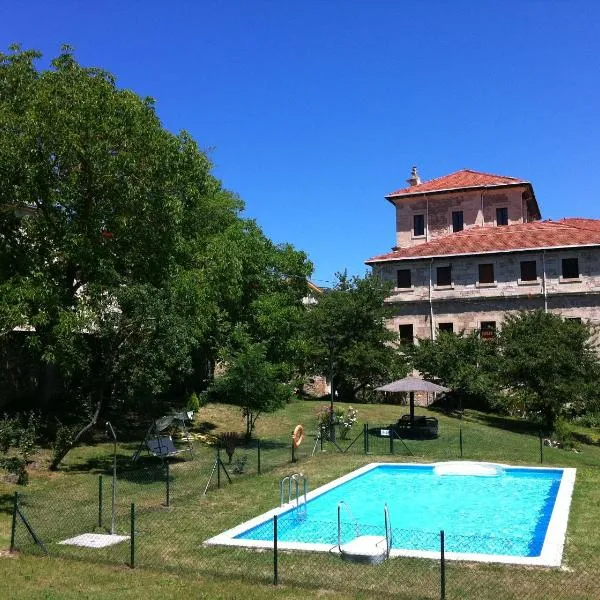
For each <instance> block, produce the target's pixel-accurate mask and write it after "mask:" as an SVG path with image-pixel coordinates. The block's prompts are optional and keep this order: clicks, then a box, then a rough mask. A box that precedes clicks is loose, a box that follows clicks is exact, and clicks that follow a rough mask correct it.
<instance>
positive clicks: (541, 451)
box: [540, 429, 544, 463]
mask: <svg viewBox="0 0 600 600" xmlns="http://www.w3.org/2000/svg"><path fill="white" fill-rule="evenodd" d="M543 462H544V438H543V436H542V430H541V429H540V463H543Z"/></svg>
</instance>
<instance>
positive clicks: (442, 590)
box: [440, 529, 446, 600]
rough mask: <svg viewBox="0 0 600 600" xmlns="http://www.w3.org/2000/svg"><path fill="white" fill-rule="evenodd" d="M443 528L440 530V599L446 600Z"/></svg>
mask: <svg viewBox="0 0 600 600" xmlns="http://www.w3.org/2000/svg"><path fill="white" fill-rule="evenodd" d="M444 546H445V543H444V530H443V529H442V530H441V531H440V600H446V558H445V556H444V549H445V548H444Z"/></svg>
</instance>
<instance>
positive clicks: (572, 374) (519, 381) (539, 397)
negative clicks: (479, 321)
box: [500, 310, 600, 432]
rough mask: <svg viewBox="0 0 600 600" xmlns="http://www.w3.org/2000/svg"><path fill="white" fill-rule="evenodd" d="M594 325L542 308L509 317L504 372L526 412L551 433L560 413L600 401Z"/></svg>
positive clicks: (502, 337)
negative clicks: (568, 318) (565, 317)
mask: <svg viewBox="0 0 600 600" xmlns="http://www.w3.org/2000/svg"><path fill="white" fill-rule="evenodd" d="M593 335H594V330H593V329H592V327H591V326H589V325H587V324H584V323H579V322H576V321H570V320H565V319H563V318H562V317H560V316H559V315H555V314H553V313H545V312H544V311H541V310H538V311H533V312H523V313H519V314H515V315H508V316H507V317H506V320H505V321H504V324H503V327H502V332H501V334H500V344H501V348H502V351H501V361H500V373H501V376H502V379H503V382H504V385H505V386H506V388H507V389H508V390H510V392H511V393H512V396H509V397H507V399H506V401H507V402H510V401H511V400H513V401H514V399H515V398H516V399H517V400H518V401H519V402H520V403H522V405H523V408H524V411H525V413H526V415H527V416H529V417H530V418H534V419H536V420H539V421H541V422H542V424H543V425H544V426H545V427H546V429H547V430H548V432H552V431H553V430H554V428H555V425H556V422H557V419H558V418H559V417H560V416H571V415H573V414H578V413H582V412H585V410H586V408H587V407H588V405H593V404H594V403H595V402H597V398H598V388H599V384H600V364H599V361H598V355H597V352H596V349H595V343H594V339H593Z"/></svg>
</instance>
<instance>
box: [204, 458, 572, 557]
mask: <svg viewBox="0 0 600 600" xmlns="http://www.w3.org/2000/svg"><path fill="white" fill-rule="evenodd" d="M379 466H398V467H433V468H434V470H435V468H436V467H441V468H440V470H441V471H443V472H446V473H447V475H445V476H452V475H458V474H459V473H460V471H461V470H463V471H464V473H465V474H469V473H477V472H479V473H481V474H483V473H489V469H491V468H493V469H496V470H497V472H500V470H511V469H519V470H527V469H529V470H532V471H540V470H547V471H562V477H561V481H560V486H559V488H558V492H557V494H556V500H555V502H554V508H553V510H552V515H551V516H550V521H549V523H548V527H547V529H546V537H545V538H544V543H543V545H542V551H541V553H540V555H539V556H509V555H503V554H479V553H469V552H445V553H444V556H445V558H446V559H447V560H464V561H474V562H486V563H503V564H513V565H536V566H543V567H559V566H560V565H561V562H562V554H563V549H564V544H565V535H566V532H567V524H568V520H569V510H570V507H571V498H572V496H573V488H574V486H575V475H576V472H577V470H576V469H574V468H563V467H522V466H513V465H504V464H499V463H489V462H473V461H448V462H439V463H370V464H368V465H365V466H364V467H361V468H359V469H356V470H355V471H352V472H350V473H348V474H346V475H344V476H342V477H338V478H337V479H334V480H333V481H330V482H329V483H327V484H325V485H322V486H320V487H318V488H317V489H315V490H313V491H311V492H309V493H308V494H307V495H306V501H307V502H309V501H310V500H311V499H312V498H315V497H317V496H320V495H321V494H324V493H325V492H327V491H329V490H331V489H333V488H336V487H338V486H339V485H341V484H343V483H346V482H347V481H350V480H351V479H354V478H355V477H359V476H360V475H362V474H363V473H366V472H368V471H370V470H372V469H375V468H377V467H379ZM299 504H300V505H302V504H304V498H301V499H300V501H299ZM295 507H296V502H295V501H294V502H288V503H285V504H283V505H282V506H278V507H277V508H274V509H272V510H269V511H267V512H266V513H263V514H262V515H259V516H257V517H254V518H253V519H250V520H249V521H246V522H245V523H241V524H240V525H237V526H236V527H233V528H231V529H228V530H227V531H224V532H223V533H220V534H219V535H216V536H214V537H212V538H210V539H208V540H206V541H205V542H204V544H206V545H215V546H238V547H244V548H257V549H258V548H262V549H272V548H273V542H272V541H268V540H247V539H237V538H236V536H238V535H240V534H242V533H245V532H246V531H248V530H249V529H252V528H253V527H256V526H258V525H262V524H263V523H265V522H267V521H270V520H272V519H273V517H274V516H275V515H280V514H282V513H285V512H287V511H289V510H290V509H293V508H295ZM277 547H278V548H279V549H280V550H301V551H308V552H334V553H337V552H338V550H337V545H334V546H332V545H331V544H313V543H306V542H284V541H279V542H278V543H277ZM399 556H404V557H413V558H431V559H438V560H439V558H440V553H439V552H437V551H432V550H402V549H392V550H391V551H390V557H399Z"/></svg>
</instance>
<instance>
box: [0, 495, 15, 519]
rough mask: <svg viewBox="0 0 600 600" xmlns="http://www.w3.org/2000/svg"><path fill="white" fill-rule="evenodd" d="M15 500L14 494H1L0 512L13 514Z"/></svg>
mask: <svg viewBox="0 0 600 600" xmlns="http://www.w3.org/2000/svg"><path fill="white" fill-rule="evenodd" d="M14 501H15V495H14V494H0V513H5V514H7V515H12V512H13V505H14Z"/></svg>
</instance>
